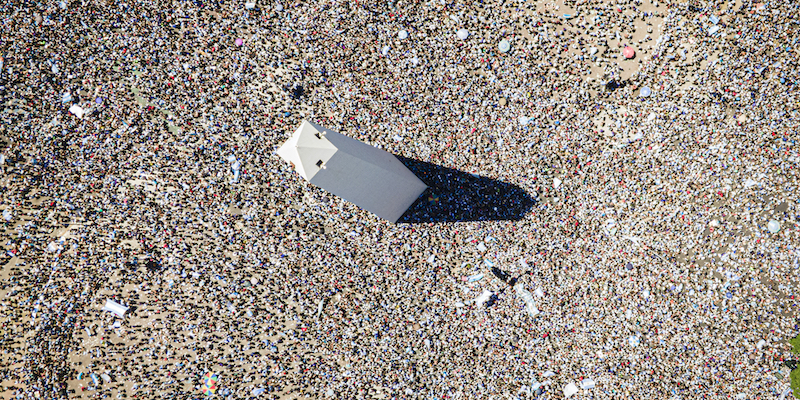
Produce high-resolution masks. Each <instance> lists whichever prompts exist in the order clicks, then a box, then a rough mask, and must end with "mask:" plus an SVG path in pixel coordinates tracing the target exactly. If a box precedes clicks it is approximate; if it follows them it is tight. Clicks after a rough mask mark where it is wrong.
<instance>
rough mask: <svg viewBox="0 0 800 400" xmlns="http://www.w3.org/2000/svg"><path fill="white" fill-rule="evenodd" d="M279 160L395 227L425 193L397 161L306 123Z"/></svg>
mask: <svg viewBox="0 0 800 400" xmlns="http://www.w3.org/2000/svg"><path fill="white" fill-rule="evenodd" d="M278 155H280V156H281V157H282V158H283V159H284V160H286V161H288V162H290V163H292V165H293V166H294V167H295V170H296V171H297V173H299V174H300V176H302V177H303V178H305V179H306V180H308V181H309V182H311V183H313V184H314V185H316V186H318V187H320V188H322V189H325V190H326V191H328V192H330V193H333V194H335V195H337V196H339V197H342V198H343V199H345V200H347V201H349V202H351V203H353V204H355V205H357V206H359V207H361V208H363V209H365V210H367V211H370V212H372V213H374V214H375V215H377V216H379V217H381V218H383V219H385V220H388V221H392V222H395V221H397V220H398V219H399V218H400V217H401V216H402V215H403V213H404V212H405V211H406V210H407V209H408V208H409V207H410V206H411V204H413V203H414V201H416V200H417V198H419V196H420V195H421V194H422V192H423V191H425V189H426V188H427V186H426V185H425V184H424V183H423V182H422V181H421V180H419V178H417V177H416V176H415V175H414V173H412V172H411V171H409V170H408V168H406V167H405V165H403V164H402V163H401V162H400V161H399V160H398V159H397V157H395V156H394V155H392V154H390V153H388V152H386V151H384V150H381V149H378V148H376V147H373V146H370V145H368V144H366V143H363V142H361V141H358V140H356V139H353V138H350V137H347V136H344V135H342V134H339V133H337V132H333V131H331V130H329V129H325V128H323V127H321V126H319V125H316V124H314V123H311V122H308V121H303V123H302V124H301V125H300V127H299V128H298V129H297V130H296V131H295V133H294V134H293V135H292V137H290V138H289V140H287V141H286V142H285V143H284V144H283V145H282V146H281V147H280V148H279V149H278Z"/></svg>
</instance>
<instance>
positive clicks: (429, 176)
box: [396, 156, 535, 223]
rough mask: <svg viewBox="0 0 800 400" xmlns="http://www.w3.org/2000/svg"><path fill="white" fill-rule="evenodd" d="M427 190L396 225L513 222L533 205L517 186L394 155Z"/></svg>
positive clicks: (529, 197)
mask: <svg viewBox="0 0 800 400" xmlns="http://www.w3.org/2000/svg"><path fill="white" fill-rule="evenodd" d="M396 157H397V158H398V159H399V160H400V162H402V163H403V164H404V165H405V166H406V167H408V169H410V170H411V172H413V173H414V174H415V175H416V176H417V177H419V179H420V180H422V181H423V182H425V184H426V185H428V189H427V190H425V192H424V193H423V194H422V196H420V198H419V199H417V201H416V202H414V204H413V205H411V207H409V209H408V210H407V211H406V212H405V214H403V216H402V217H400V219H399V220H398V221H397V222H405V223H428V222H457V221H463V222H466V221H516V220H520V219H522V218H523V217H524V216H525V214H526V213H527V212H528V211H529V210H530V209H531V208H532V207H533V206H534V205H535V200H534V199H533V198H532V197H531V196H529V195H528V193H526V192H525V191H524V190H523V189H522V188H520V187H519V186H517V185H514V184H511V183H507V182H502V181H498V180H496V179H492V178H487V177H485V176H476V175H473V174H470V173H467V172H463V171H459V170H456V169H452V168H447V167H443V166H441V165H435V164H431V163H428V162H425V161H419V160H414V159H411V158H406V157H403V156H396Z"/></svg>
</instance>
